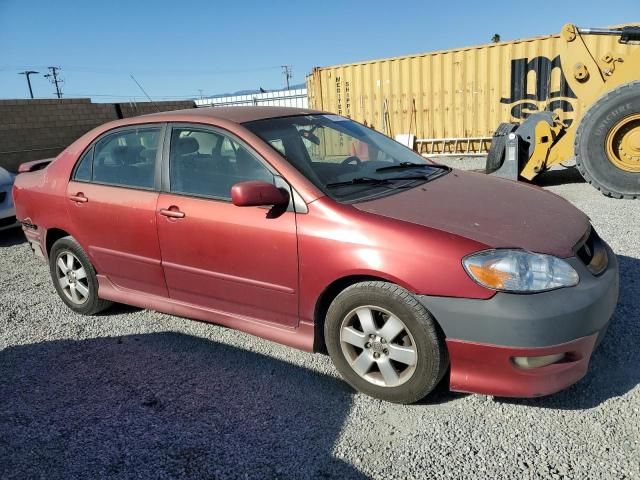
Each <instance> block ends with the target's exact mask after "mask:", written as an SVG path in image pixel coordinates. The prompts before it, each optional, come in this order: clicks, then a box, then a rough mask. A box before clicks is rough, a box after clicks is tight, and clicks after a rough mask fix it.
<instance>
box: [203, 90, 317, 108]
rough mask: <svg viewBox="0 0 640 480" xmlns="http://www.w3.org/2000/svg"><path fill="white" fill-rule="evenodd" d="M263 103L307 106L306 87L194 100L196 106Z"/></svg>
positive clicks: (280, 105) (281, 105)
mask: <svg viewBox="0 0 640 480" xmlns="http://www.w3.org/2000/svg"><path fill="white" fill-rule="evenodd" d="M251 105H264V106H273V107H298V108H307V106H308V105H309V103H308V101H307V89H306V88H298V89H295V90H279V91H275V92H264V93H252V94H249V95H232V96H228V97H211V98H202V99H199V100H196V106H198V107H231V106H251Z"/></svg>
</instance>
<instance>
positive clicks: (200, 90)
mask: <svg viewBox="0 0 640 480" xmlns="http://www.w3.org/2000/svg"><path fill="white" fill-rule="evenodd" d="M198 91H199V92H200V100H202V98H203V96H202V92H203V90H202V89H201V88H199V89H198Z"/></svg>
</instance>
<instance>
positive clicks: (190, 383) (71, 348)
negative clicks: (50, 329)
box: [0, 333, 366, 479]
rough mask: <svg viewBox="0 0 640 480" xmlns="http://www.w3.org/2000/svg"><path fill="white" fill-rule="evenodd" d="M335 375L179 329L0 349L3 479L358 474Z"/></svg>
mask: <svg viewBox="0 0 640 480" xmlns="http://www.w3.org/2000/svg"><path fill="white" fill-rule="evenodd" d="M352 395H353V394H352V392H351V390H349V388H348V387H347V386H346V385H345V384H344V383H343V382H341V381H340V380H338V379H336V378H333V377H330V376H326V375H323V374H321V373H318V372H312V371H310V370H306V369H304V368H300V367H298V366H295V365H292V364H289V363H286V362H284V361H281V360H278V359H274V358H272V357H267V356H264V355H261V354H258V353H255V352H251V351H246V350H241V349H238V348H234V347H231V346H228V345H224V344H220V343H216V342H212V341H209V340H205V339H201V338H197V337H192V336H188V335H184V334H179V333H154V334H144V335H131V336H124V337H116V338H113V337H110V338H95V339H89V340H82V341H72V340H63V341H52V342H43V343H37V344H32V345H21V346H13V347H9V348H6V349H5V350H2V351H0V459H2V461H1V462H0V478H65V479H69V478H140V477H147V476H149V477H153V478H174V477H180V478H197V479H200V478H243V479H244V478H366V477H365V476H364V475H363V474H361V473H360V472H359V471H358V470H356V469H355V468H354V467H353V466H351V465H350V464H348V463H346V462H344V461H342V460H340V459H337V458H334V457H333V456H332V453H331V452H332V448H333V445H334V443H335V441H336V439H337V437H338V435H339V434H340V431H341V429H342V425H343V423H344V421H345V419H346V417H347V415H348V413H349V411H350V407H351V403H352Z"/></svg>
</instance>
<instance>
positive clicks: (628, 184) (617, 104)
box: [574, 81, 640, 198]
mask: <svg viewBox="0 0 640 480" xmlns="http://www.w3.org/2000/svg"><path fill="white" fill-rule="evenodd" d="M638 117H640V81H634V82H630V83H627V84H625V85H621V86H619V87H617V88H615V89H613V90H611V91H610V92H608V93H606V94H605V95H603V96H602V97H600V98H599V99H598V100H597V101H596V102H595V103H594V104H593V105H592V106H591V107H590V108H589V110H587V112H586V113H585V115H584V117H583V118H582V121H581V122H580V126H579V127H578V131H577V132H576V138H575V144H574V148H575V155H576V166H577V167H578V170H579V171H580V173H581V174H582V176H583V177H584V179H585V180H586V181H587V182H589V183H590V184H591V185H593V186H594V187H595V188H597V189H598V190H600V191H601V192H602V193H603V194H604V195H607V196H609V197H614V198H638V197H640V170H636V171H634V169H635V168H639V169H640V150H634V149H633V147H632V148H628V150H629V151H626V152H625V151H619V150H617V146H618V145H619V144H620V139H612V138H610V133H613V132H615V131H618V130H619V129H620V128H621V126H623V125H625V123H629V124H630V126H631V128H632V132H635V133H632V135H634V137H633V144H632V145H636V146H638V148H640V145H639V144H638V142H639V141H640V120H636V119H637V118H638ZM622 134H624V131H623V132H622ZM627 134H629V133H628V132H627ZM614 144H615V145H614ZM608 145H612V146H609V147H608ZM634 158H635V159H637V160H634ZM636 164H637V167H636Z"/></svg>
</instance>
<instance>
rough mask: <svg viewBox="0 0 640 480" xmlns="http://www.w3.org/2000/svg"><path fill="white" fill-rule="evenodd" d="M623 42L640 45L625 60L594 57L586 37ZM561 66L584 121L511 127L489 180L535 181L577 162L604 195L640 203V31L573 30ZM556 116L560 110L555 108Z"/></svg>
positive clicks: (541, 118)
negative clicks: (496, 177)
mask: <svg viewBox="0 0 640 480" xmlns="http://www.w3.org/2000/svg"><path fill="white" fill-rule="evenodd" d="M588 35H615V36H618V37H619V40H618V41H619V43H623V44H627V45H638V47H637V48H633V49H630V50H628V51H629V52H630V53H629V54H626V55H624V56H619V55H614V54H612V53H605V54H604V55H601V56H600V57H599V58H598V57H596V55H595V53H594V52H592V51H590V50H589V48H588V46H587V43H585V40H584V39H585V36H588ZM561 38H562V41H561V47H560V62H561V64H562V70H563V71H564V72H565V77H566V82H567V84H568V87H569V88H570V90H571V91H572V92H573V93H574V94H575V96H576V97H577V101H578V102H580V103H581V104H582V107H583V108H582V109H581V111H582V112H584V114H583V115H581V116H580V117H579V118H574V119H571V120H569V121H567V120H564V121H563V120H561V119H560V117H559V116H558V114H557V113H554V112H553V111H543V112H537V113H533V114H531V115H530V116H529V117H527V118H526V119H525V120H524V121H523V122H522V123H520V124H515V123H503V124H501V125H500V126H499V127H498V129H497V130H496V132H495V133H494V136H493V140H492V145H491V149H490V151H489V155H488V157H487V173H492V174H496V175H499V176H503V177H509V178H518V177H522V178H524V179H527V180H532V179H533V178H534V177H535V176H536V175H538V174H539V173H541V172H543V171H545V170H547V169H549V168H550V167H552V166H554V165H558V164H560V163H562V162H565V161H567V160H569V159H571V158H572V157H573V158H575V162H576V166H577V168H578V170H579V171H580V173H581V174H582V176H583V177H584V179H585V180H586V181H587V182H589V183H590V184H591V185H593V186H594V187H595V188H597V189H598V190H600V191H601V192H602V193H603V194H605V195H607V196H610V197H615V198H640V27H638V26H633V27H623V28H619V29H599V28H578V27H576V26H575V25H571V24H568V25H565V26H564V27H563V29H562V33H561ZM549 110H552V108H549Z"/></svg>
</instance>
